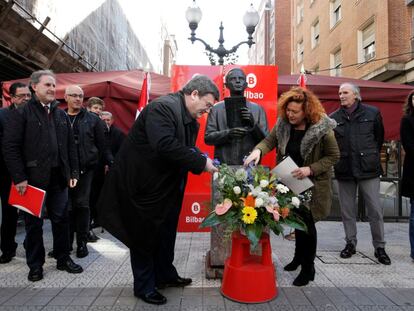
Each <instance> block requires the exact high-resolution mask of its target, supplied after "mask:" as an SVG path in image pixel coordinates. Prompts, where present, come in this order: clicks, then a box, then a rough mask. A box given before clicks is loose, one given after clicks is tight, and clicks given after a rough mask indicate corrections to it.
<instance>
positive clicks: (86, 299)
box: [70, 296, 96, 306]
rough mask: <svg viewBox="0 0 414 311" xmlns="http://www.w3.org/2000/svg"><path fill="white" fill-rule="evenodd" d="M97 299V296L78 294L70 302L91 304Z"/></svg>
mask: <svg viewBox="0 0 414 311" xmlns="http://www.w3.org/2000/svg"><path fill="white" fill-rule="evenodd" d="M95 300H96V297H95V296H91V297H86V296H77V297H75V298H74V299H73V300H72V302H71V303H70V305H71V306H90V305H91V304H92V303H93V302H94V301H95Z"/></svg>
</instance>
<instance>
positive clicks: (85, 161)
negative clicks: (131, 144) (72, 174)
mask: <svg viewBox="0 0 414 311" xmlns="http://www.w3.org/2000/svg"><path fill="white" fill-rule="evenodd" d="M72 129H73V132H74V136H75V144H76V147H77V152H78V158H79V169H80V171H81V172H86V171H88V170H90V169H93V168H94V167H95V166H96V165H97V164H98V161H99V159H100V156H102V158H103V160H104V163H105V164H111V163H112V162H113V156H112V154H111V152H110V151H109V148H108V147H107V144H106V141H105V124H104V123H103V122H102V120H101V119H100V118H99V117H98V116H97V115H96V114H94V113H92V112H89V111H87V110H86V109H85V108H82V109H81V111H80V112H79V113H78V114H77V115H76V119H74V120H73V126H72Z"/></svg>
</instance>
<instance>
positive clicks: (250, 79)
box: [246, 73, 257, 89]
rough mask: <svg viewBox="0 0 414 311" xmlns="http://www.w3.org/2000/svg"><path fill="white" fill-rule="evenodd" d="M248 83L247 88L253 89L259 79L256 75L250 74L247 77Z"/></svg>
mask: <svg viewBox="0 0 414 311" xmlns="http://www.w3.org/2000/svg"><path fill="white" fill-rule="evenodd" d="M246 82H247V87H248V88H250V89H252V88H254V87H255V86H256V84H257V77H256V75H255V74H254V73H249V74H248V75H247V76H246Z"/></svg>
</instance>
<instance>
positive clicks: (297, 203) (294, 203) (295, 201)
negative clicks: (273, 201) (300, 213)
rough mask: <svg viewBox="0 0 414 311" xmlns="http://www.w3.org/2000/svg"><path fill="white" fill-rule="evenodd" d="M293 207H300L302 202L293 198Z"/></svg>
mask: <svg viewBox="0 0 414 311" xmlns="http://www.w3.org/2000/svg"><path fill="white" fill-rule="evenodd" d="M292 205H293V206H295V207H299V205H300V200H299V198H297V197H292Z"/></svg>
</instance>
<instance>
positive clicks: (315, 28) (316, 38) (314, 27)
mask: <svg viewBox="0 0 414 311" xmlns="http://www.w3.org/2000/svg"><path fill="white" fill-rule="evenodd" d="M311 36H312V37H311V42H312V49H313V48H314V47H316V46H317V45H318V44H319V19H318V20H317V21H316V22H314V23H313V25H312V28H311Z"/></svg>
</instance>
